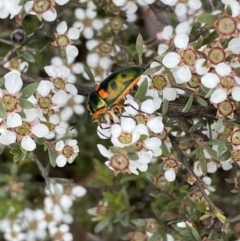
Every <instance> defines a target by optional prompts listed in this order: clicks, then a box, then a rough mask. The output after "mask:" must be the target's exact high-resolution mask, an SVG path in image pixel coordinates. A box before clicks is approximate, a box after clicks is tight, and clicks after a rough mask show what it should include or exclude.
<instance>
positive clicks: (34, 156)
mask: <svg viewBox="0 0 240 241" xmlns="http://www.w3.org/2000/svg"><path fill="white" fill-rule="evenodd" d="M32 157H33V161H34V162H35V163H36V164H37V166H38V169H39V170H40V172H41V174H42V177H43V178H44V180H45V183H46V186H47V189H48V190H49V192H50V193H51V187H50V183H51V182H50V178H49V176H48V172H47V170H46V168H45V167H44V166H43V165H42V163H41V162H40V161H39V159H38V158H37V156H36V154H34V153H33V155H32Z"/></svg>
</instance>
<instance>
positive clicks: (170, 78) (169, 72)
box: [165, 68, 176, 86]
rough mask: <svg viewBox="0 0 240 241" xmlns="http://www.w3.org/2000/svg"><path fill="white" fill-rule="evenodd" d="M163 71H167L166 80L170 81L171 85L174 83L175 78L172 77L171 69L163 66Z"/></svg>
mask: <svg viewBox="0 0 240 241" xmlns="http://www.w3.org/2000/svg"><path fill="white" fill-rule="evenodd" d="M165 72H166V73H167V77H168V80H169V81H170V83H171V84H172V85H173V86H174V85H176V80H175V78H174V75H173V73H172V71H171V70H170V69H168V68H165Z"/></svg>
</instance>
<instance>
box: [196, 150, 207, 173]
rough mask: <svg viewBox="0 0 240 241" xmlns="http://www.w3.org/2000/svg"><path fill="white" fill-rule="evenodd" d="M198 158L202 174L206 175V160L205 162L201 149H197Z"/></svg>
mask: <svg viewBox="0 0 240 241" xmlns="http://www.w3.org/2000/svg"><path fill="white" fill-rule="evenodd" d="M198 158H199V162H200V167H201V169H202V172H203V173H204V174H206V173H207V160H206V158H205V156H204V153H203V150H202V149H201V148H199V149H198Z"/></svg>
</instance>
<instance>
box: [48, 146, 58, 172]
mask: <svg viewBox="0 0 240 241" xmlns="http://www.w3.org/2000/svg"><path fill="white" fill-rule="evenodd" d="M48 156H49V160H50V163H51V165H52V166H53V167H55V166H56V159H57V156H58V154H57V152H56V151H55V150H53V149H50V148H48Z"/></svg>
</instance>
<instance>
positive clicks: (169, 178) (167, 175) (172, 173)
mask: <svg viewBox="0 0 240 241" xmlns="http://www.w3.org/2000/svg"><path fill="white" fill-rule="evenodd" d="M164 177H165V178H166V180H167V181H169V182H173V181H174V180H175V179H176V173H175V171H174V170H173V169H172V168H169V169H167V170H166V171H165V172H164Z"/></svg>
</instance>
